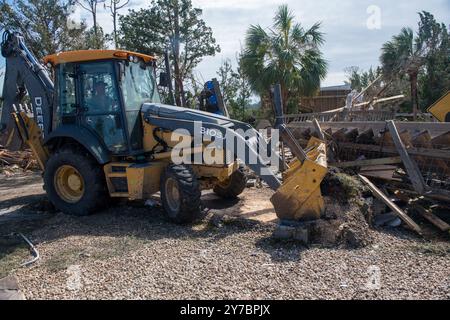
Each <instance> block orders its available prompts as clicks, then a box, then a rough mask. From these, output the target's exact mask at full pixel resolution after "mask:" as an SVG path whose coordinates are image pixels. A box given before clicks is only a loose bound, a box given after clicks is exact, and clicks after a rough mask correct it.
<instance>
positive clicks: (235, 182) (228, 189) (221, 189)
mask: <svg viewBox="0 0 450 320" xmlns="http://www.w3.org/2000/svg"><path fill="white" fill-rule="evenodd" d="M247 180H248V179H247V176H246V175H245V172H244V166H239V169H238V170H236V171H235V172H233V174H232V175H231V176H230V178H229V179H228V181H227V182H226V183H224V184H218V185H216V186H215V187H214V192H215V193H216V194H217V195H218V196H219V197H221V198H224V199H236V198H237V197H238V196H239V195H240V194H241V193H242V192H244V190H245V188H246V187H247Z"/></svg>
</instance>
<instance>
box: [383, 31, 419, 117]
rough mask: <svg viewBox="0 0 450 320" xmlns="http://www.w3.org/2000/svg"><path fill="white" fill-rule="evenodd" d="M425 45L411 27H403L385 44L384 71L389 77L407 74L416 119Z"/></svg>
mask: <svg viewBox="0 0 450 320" xmlns="http://www.w3.org/2000/svg"><path fill="white" fill-rule="evenodd" d="M425 49H426V48H425V46H424V43H423V41H422V40H421V39H420V37H414V32H413V30H412V29H411V28H403V29H402V31H401V32H400V34H398V35H396V36H394V37H393V38H392V40H391V41H389V42H387V43H385V44H384V45H383V48H382V49H381V50H382V54H381V64H382V66H383V73H384V74H385V75H386V76H388V77H396V76H398V75H402V74H407V75H408V78H409V82H410V85H411V102H412V106H413V113H414V120H416V119H417V111H418V110H419V97H418V92H417V78H418V75H419V72H420V69H421V67H422V66H423V65H424V63H425V57H426V55H425Z"/></svg>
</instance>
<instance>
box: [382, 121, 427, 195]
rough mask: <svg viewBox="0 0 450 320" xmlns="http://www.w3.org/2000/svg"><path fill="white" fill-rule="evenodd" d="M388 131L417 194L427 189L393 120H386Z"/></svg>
mask: <svg viewBox="0 0 450 320" xmlns="http://www.w3.org/2000/svg"><path fill="white" fill-rule="evenodd" d="M387 125H388V128H389V132H390V133H391V136H392V140H394V143H395V147H396V149H397V151H398V153H399V154H400V157H401V158H402V161H403V164H404V165H405V168H406V172H407V173H408V176H409V179H410V180H411V182H412V184H413V187H414V190H416V191H417V192H418V193H419V194H423V193H424V192H425V190H426V189H427V185H426V184H425V181H424V179H423V176H422V173H421V172H420V170H419V167H418V166H417V163H416V162H415V161H414V160H413V159H412V158H411V157H410V156H409V154H408V151H407V150H406V147H405V145H404V144H403V141H402V139H401V137H400V135H399V133H398V131H397V127H396V126H395V123H394V121H388V122H387Z"/></svg>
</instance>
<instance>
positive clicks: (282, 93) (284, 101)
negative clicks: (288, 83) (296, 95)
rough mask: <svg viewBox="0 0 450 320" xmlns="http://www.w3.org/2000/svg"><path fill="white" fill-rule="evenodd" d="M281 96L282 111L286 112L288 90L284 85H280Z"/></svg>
mask: <svg viewBox="0 0 450 320" xmlns="http://www.w3.org/2000/svg"><path fill="white" fill-rule="evenodd" d="M281 97H282V98H283V113H284V115H286V114H288V111H289V110H288V100H289V90H287V89H286V87H285V86H283V85H281Z"/></svg>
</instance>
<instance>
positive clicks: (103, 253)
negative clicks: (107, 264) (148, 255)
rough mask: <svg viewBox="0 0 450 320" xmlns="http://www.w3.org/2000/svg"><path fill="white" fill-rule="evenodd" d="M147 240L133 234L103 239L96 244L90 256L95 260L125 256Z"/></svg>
mask: <svg viewBox="0 0 450 320" xmlns="http://www.w3.org/2000/svg"><path fill="white" fill-rule="evenodd" d="M146 242H147V241H145V240H142V239H138V238H136V237H133V236H126V237H120V238H116V239H112V240H108V241H101V242H99V243H98V244H96V245H95V249H94V250H93V251H92V252H90V257H91V258H93V259H95V260H105V259H109V258H114V257H119V256H123V255H125V254H127V253H129V252H130V251H133V250H137V249H139V248H140V247H141V246H142V245H143V244H145V243H146Z"/></svg>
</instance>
